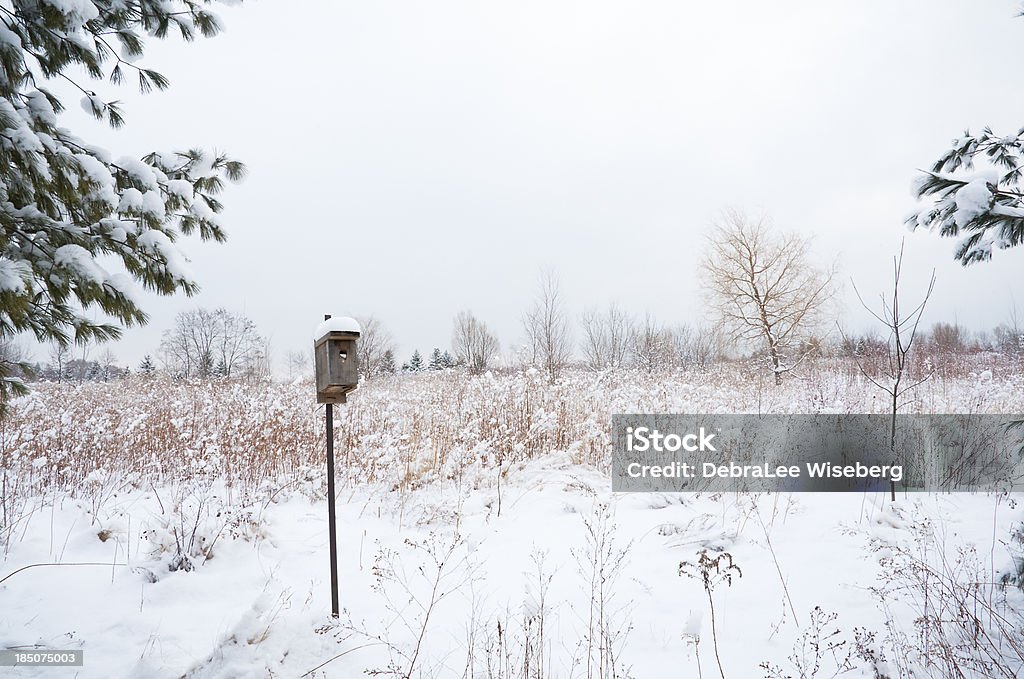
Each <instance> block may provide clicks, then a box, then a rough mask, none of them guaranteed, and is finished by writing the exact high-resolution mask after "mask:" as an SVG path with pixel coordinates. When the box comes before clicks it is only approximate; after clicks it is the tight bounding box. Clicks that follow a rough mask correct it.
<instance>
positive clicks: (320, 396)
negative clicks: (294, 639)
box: [313, 314, 359, 618]
mask: <svg viewBox="0 0 1024 679" xmlns="http://www.w3.org/2000/svg"><path fill="white" fill-rule="evenodd" d="M358 338H359V324H358V323H357V322H356V321H355V320H353V319H351V318H336V319H334V320H333V321H332V320H331V315H330V314H324V322H323V324H322V325H321V326H320V327H319V328H317V332H316V336H315V338H314V342H313V349H314V351H313V356H314V364H315V366H314V367H315V373H316V398H317V403H323V404H325V408H324V415H325V417H326V420H327V530H328V531H329V532H330V536H329V542H330V550H331V615H332V616H333V617H335V618H337V617H338V614H339V612H340V608H339V606H338V519H337V508H336V507H335V494H334V404H335V403H344V402H345V400H346V396H347V394H348V393H349V392H351V391H354V390H355V389H356V388H357V387H358V385H359V358H358V357H359V354H358V353H357V352H356V340H357V339H358Z"/></svg>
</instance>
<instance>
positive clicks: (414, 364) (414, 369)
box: [406, 349, 423, 373]
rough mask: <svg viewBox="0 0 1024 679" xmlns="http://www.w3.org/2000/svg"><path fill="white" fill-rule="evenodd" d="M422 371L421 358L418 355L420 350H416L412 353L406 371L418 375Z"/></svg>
mask: <svg viewBox="0 0 1024 679" xmlns="http://www.w3.org/2000/svg"><path fill="white" fill-rule="evenodd" d="M421 370H423V356H421V355H420V350H419V349H417V350H415V351H414V352H412V358H410V359H409V362H408V363H407V364H406V371H407V372H411V373H418V372H420V371H421Z"/></svg>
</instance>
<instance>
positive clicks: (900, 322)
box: [853, 244, 935, 501]
mask: <svg viewBox="0 0 1024 679" xmlns="http://www.w3.org/2000/svg"><path fill="white" fill-rule="evenodd" d="M902 269H903V245H902V244H901V245H900V252H899V255H897V256H896V257H893V283H892V295H891V297H889V298H887V297H886V295H884V294H883V295H881V296H880V297H881V304H880V308H879V310H877V311H876V310H874V309H872V308H871V307H870V306H868V304H867V303H866V302H865V301H864V298H863V297H861V295H860V291H859V290H858V289H857V286H856V284H854V286H853V289H854V292H856V293H857V299H858V300H860V303H861V305H862V306H863V307H864V308H865V309H867V310H868V312H869V313H870V314H871V315H872V316H874V317H875V319H877V320H878V321H879V322H880V323H881V324H882V325H883V326H885V328H886V330H887V332H888V337H887V338H886V346H885V352H886V353H885V359H884V361H883V362H882V374H881V375H878V374H872V372H871V371H869V370H867V369H866V367H865V366H864V364H863V363H861V362H860V361H858V366H859V367H860V369H861V373H862V374H863V375H864V377H866V378H867V379H868V381H869V382H871V384H873V385H875V386H876V387H878V389H880V390H882V391H883V392H885V394H886V396H887V397H888V399H889V405H890V407H889V415H890V422H889V448H890V452H891V453H892V454H893V455H894V456H895V454H896V413H897V411H898V410H899V408H900V405H901V402H900V400H901V398H902V397H903V395H904V394H906V393H907V392H908V391H910V390H911V389H913V388H914V387H916V386H918V385H919V384H921V383H922V382H924V381H925V380H927V379H928V378H929V377H931V372H929V373H927V374H925V375H923V376H921V375H917V376H911V375H910V367H911V366H910V350H911V348H912V347H913V346H914V339H915V338H916V336H917V329H918V325H919V324H920V323H921V316H922V315H923V314H924V309H925V307H926V306H927V305H928V300H929V299H930V298H931V296H932V291H933V290H934V289H935V271H934V269H933V270H932V275H931V278H930V279H929V281H928V289H927V290H926V291H925V293H924V297H923V298H922V300H921V302H920V303H919V304H918V305H917V306H915V307H913V308H912V309H911V310H910V311H909V312H907V311H906V310H905V309H904V307H903V306H902V304H901V300H900V282H901V281H900V275H901V273H902ZM890 490H891V494H892V499H893V500H894V501H895V500H896V484H895V482H890Z"/></svg>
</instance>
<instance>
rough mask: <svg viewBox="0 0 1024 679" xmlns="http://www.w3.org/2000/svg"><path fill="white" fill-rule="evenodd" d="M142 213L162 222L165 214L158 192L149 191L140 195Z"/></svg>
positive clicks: (161, 197)
mask: <svg viewBox="0 0 1024 679" xmlns="http://www.w3.org/2000/svg"><path fill="white" fill-rule="evenodd" d="M142 211H143V212H144V213H146V214H148V215H150V216H152V217H155V218H156V219H159V220H160V221H163V220H164V217H165V216H166V214H167V213H166V210H165V208H164V199H163V196H161V195H160V192H159V191H154V190H150V191H146V192H145V193H144V194H142Z"/></svg>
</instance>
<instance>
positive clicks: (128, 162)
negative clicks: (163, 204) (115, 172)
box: [116, 156, 160, 190]
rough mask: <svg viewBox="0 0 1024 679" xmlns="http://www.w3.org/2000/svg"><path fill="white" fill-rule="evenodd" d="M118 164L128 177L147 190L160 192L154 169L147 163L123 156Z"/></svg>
mask: <svg viewBox="0 0 1024 679" xmlns="http://www.w3.org/2000/svg"><path fill="white" fill-rule="evenodd" d="M116 164H117V166H118V167H119V168H121V169H122V170H124V171H125V172H126V173H127V174H128V176H130V177H131V178H132V179H134V180H135V181H137V182H138V183H139V184H141V185H142V186H144V187H145V188H147V189H153V190H159V188H160V185H159V183H158V182H157V180H156V175H155V174H154V172H153V168H152V167H150V166H149V165H147V164H146V163H144V162H142V161H141V160H138V159H137V158H132V157H130V156H123V157H121V158H119V159H118V160H117V163H116Z"/></svg>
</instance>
